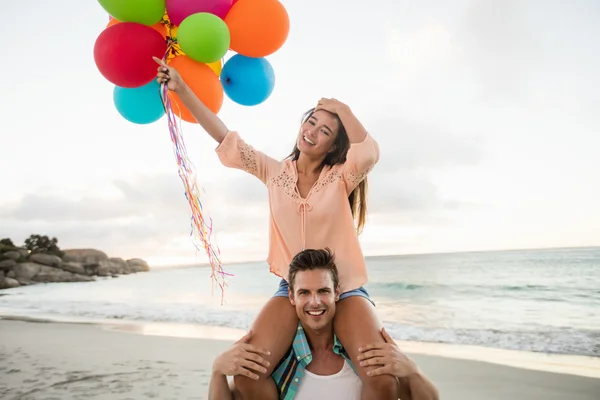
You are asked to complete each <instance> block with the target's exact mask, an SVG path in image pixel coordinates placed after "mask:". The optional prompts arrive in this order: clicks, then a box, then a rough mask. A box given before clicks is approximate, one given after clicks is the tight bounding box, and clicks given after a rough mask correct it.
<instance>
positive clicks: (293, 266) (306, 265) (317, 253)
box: [288, 247, 339, 293]
mask: <svg viewBox="0 0 600 400" xmlns="http://www.w3.org/2000/svg"><path fill="white" fill-rule="evenodd" d="M334 258H335V257H334V255H333V252H332V251H331V250H330V249H329V248H327V247H326V248H324V249H322V250H315V249H306V250H302V251H301V252H300V253H298V254H296V255H295V256H294V258H293V259H292V262H291V263H290V271H289V273H288V283H289V286H290V290H291V291H292V293H293V292H294V281H295V280H296V274H297V273H298V271H313V270H316V269H324V270H328V271H329V272H330V273H331V280H332V281H333V288H334V290H335V289H337V287H338V285H339V278H338V270H337V267H336V265H335V260H334Z"/></svg>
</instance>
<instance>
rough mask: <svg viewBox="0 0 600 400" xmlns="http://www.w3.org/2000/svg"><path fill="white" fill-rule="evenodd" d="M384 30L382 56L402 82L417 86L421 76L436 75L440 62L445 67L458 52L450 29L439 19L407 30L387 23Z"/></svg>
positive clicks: (398, 80) (458, 49)
mask: <svg viewBox="0 0 600 400" xmlns="http://www.w3.org/2000/svg"><path fill="white" fill-rule="evenodd" d="M384 32H385V51H386V58H387V60H388V61H389V62H390V63H391V64H392V66H393V70H394V78H395V79H396V81H397V82H399V83H402V84H409V85H417V84H418V82H421V79H422V78H424V77H430V76H431V75H439V72H440V69H439V66H440V65H441V64H442V63H443V64H444V66H445V68H448V66H449V65H450V64H451V63H453V62H455V61H456V60H457V59H458V58H459V55H460V48H459V46H458V45H457V43H456V42H455V39H454V38H453V36H452V33H451V31H450V30H449V29H448V27H447V26H445V25H444V24H443V23H441V22H440V21H434V20H429V21H425V22H424V23H423V24H421V25H419V26H418V28H417V29H415V30H408V31H402V30H401V29H400V28H398V27H397V26H396V24H394V25H387V26H386V27H385V28H384Z"/></svg>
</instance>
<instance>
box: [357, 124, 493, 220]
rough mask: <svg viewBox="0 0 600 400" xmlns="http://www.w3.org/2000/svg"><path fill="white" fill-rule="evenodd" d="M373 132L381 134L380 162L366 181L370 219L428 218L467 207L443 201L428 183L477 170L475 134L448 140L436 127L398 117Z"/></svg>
mask: <svg viewBox="0 0 600 400" xmlns="http://www.w3.org/2000/svg"><path fill="white" fill-rule="evenodd" d="M390 115H391V114H390ZM391 127H393V129H392V128H391ZM372 131H373V132H381V134H380V135H379V136H377V140H378V142H379V145H380V151H381V156H380V161H379V163H378V165H377V166H376V167H375V169H374V170H373V172H372V173H371V174H370V175H369V187H370V196H369V203H370V206H369V209H370V211H371V212H372V213H377V214H393V213H406V212H408V211H410V212H413V213H414V212H419V211H420V212H423V213H430V212H432V211H436V210H450V209H456V208H457V206H458V205H459V203H460V207H466V208H469V207H470V206H469V205H467V204H465V203H462V202H460V201H456V200H451V199H450V200H447V199H444V198H443V197H442V195H441V193H440V192H439V190H438V187H437V185H436V184H435V182H434V178H433V177H434V175H436V174H438V173H440V172H445V173H450V172H453V171H454V170H455V169H459V168H463V167H469V166H474V165H476V164H478V163H479V162H480V161H481V159H482V157H483V144H482V141H481V137H480V135H479V134H466V133H462V134H460V135H458V134H453V133H451V132H449V131H447V130H445V129H442V128H437V127H436V126H435V125H425V124H414V123H410V122H406V121H404V120H402V119H400V118H398V117H387V118H382V119H380V120H378V121H377V122H376V123H374V124H372ZM392 132H393V133H392ZM384 133H387V134H384Z"/></svg>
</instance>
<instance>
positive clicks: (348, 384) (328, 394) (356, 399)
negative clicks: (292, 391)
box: [294, 360, 362, 400]
mask: <svg viewBox="0 0 600 400" xmlns="http://www.w3.org/2000/svg"><path fill="white" fill-rule="evenodd" d="M361 390H362V382H361V381H360V378H359V377H358V375H356V373H355V372H354V370H353V369H352V367H351V366H350V365H349V364H348V362H347V361H346V360H344V366H343V367H342V369H341V370H340V372H338V373H336V374H333V375H315V374H313V373H312V372H310V371H305V373H304V377H303V378H302V381H301V382H300V386H299V387H298V393H297V394H296V396H295V397H294V400H315V399H327V400H360V395H361Z"/></svg>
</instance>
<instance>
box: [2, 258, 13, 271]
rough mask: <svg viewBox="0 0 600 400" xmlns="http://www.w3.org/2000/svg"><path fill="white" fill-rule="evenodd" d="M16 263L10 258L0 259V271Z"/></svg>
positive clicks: (10, 267) (11, 267)
mask: <svg viewBox="0 0 600 400" xmlns="http://www.w3.org/2000/svg"><path fill="white" fill-rule="evenodd" d="M15 265H17V262H16V261H15V260H13V259H11V258H9V259H8V260H4V261H0V271H2V270H9V269H13V268H14V267H15Z"/></svg>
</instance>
